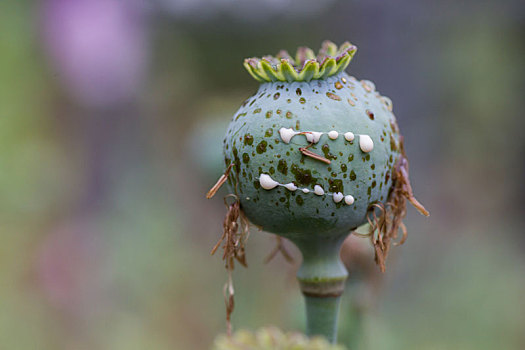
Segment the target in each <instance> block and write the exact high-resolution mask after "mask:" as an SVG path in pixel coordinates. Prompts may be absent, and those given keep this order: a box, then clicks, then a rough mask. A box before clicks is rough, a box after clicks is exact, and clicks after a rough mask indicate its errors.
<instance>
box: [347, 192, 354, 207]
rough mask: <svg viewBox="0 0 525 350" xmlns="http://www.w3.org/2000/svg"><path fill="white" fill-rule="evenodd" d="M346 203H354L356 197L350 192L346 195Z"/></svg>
mask: <svg viewBox="0 0 525 350" xmlns="http://www.w3.org/2000/svg"><path fill="white" fill-rule="evenodd" d="M345 203H346V204H348V205H352V204H354V197H353V196H352V195H350V194H348V195H346V196H345Z"/></svg>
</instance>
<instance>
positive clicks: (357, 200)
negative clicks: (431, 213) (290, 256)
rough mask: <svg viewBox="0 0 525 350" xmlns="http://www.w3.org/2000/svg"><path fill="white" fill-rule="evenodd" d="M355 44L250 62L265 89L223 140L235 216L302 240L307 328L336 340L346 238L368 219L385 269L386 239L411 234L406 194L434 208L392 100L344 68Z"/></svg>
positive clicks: (329, 44) (242, 111)
mask: <svg viewBox="0 0 525 350" xmlns="http://www.w3.org/2000/svg"><path fill="white" fill-rule="evenodd" d="M356 50H357V48H356V47H355V46H354V45H352V44H350V43H348V42H346V43H344V44H343V45H341V46H340V47H339V48H338V47H337V46H336V45H335V44H333V43H332V42H329V41H326V42H324V43H323V45H322V48H321V50H320V51H319V54H318V55H317V56H316V55H315V54H314V53H313V51H312V50H310V49H308V48H300V49H299V50H298V51H297V54H296V56H295V58H292V57H291V56H290V55H289V54H288V53H287V52H285V51H281V52H280V53H279V54H278V55H277V56H275V57H273V56H265V57H263V58H262V59H258V58H250V59H246V60H245V63H244V66H245V68H246V69H247V70H248V72H249V73H250V74H251V75H252V76H253V77H254V78H255V79H256V80H257V81H259V82H260V83H261V85H260V87H259V90H258V91H257V92H256V93H255V94H254V95H253V96H251V97H249V98H248V99H247V100H246V101H245V102H244V103H243V104H242V106H241V107H240V109H239V110H238V111H237V113H235V115H234V117H233V120H232V121H231V123H230V125H229V127H228V131H227V133H226V137H225V139H224V145H223V146H224V156H225V159H224V161H225V166H226V168H227V171H226V173H225V175H224V177H223V178H222V181H223V182H224V181H227V184H228V188H229V190H230V193H231V194H232V195H233V196H234V197H235V198H236V205H237V206H238V207H235V212H237V211H238V212H239V215H241V214H242V217H243V218H247V219H248V220H249V221H251V222H252V223H253V224H255V225H258V226H259V227H260V228H262V229H263V230H265V231H268V232H272V233H275V234H278V235H280V236H282V237H285V238H288V239H290V240H291V241H292V242H294V243H295V244H296V245H297V246H298V248H299V249H300V250H301V253H302V255H303V262H302V265H301V267H300V269H299V271H298V274H297V277H298V279H299V282H300V286H301V290H302V292H303V294H304V295H305V297H306V307H307V333H308V334H310V335H314V334H321V335H324V336H326V337H327V338H329V339H330V340H332V341H335V333H336V327H337V310H338V303H339V296H340V295H341V293H342V292H343V288H344V281H345V279H346V276H347V272H346V270H345V269H344V267H343V265H342V264H341V261H340V259H339V250H340V247H341V243H342V242H343V240H344V239H345V237H346V236H347V235H348V234H349V233H350V232H352V231H353V230H355V229H356V228H357V227H359V226H361V225H363V224H365V223H369V224H370V226H369V227H370V232H369V237H370V238H371V240H372V242H373V244H374V247H375V252H376V262H377V263H378V264H379V265H380V267H381V269H382V270H384V259H385V257H386V255H387V254H388V250H389V247H390V241H391V240H392V239H395V238H396V237H397V234H398V231H399V229H401V230H402V231H403V238H402V240H403V239H404V237H405V233H406V230H405V229H404V226H403V224H402V222H401V220H402V218H403V217H404V216H405V207H406V200H409V201H411V202H412V203H413V204H414V205H415V206H416V207H417V208H418V209H420V211H422V212H423V213H424V214H428V213H427V212H426V211H425V210H424V208H423V207H422V206H421V205H420V204H419V203H418V202H417V201H416V200H415V198H414V197H413V195H412V189H411V187H410V184H409V181H408V161H407V159H406V157H405V154H404V150H403V142H402V141H403V140H402V136H401V135H400V133H399V129H398V126H397V123H396V118H395V116H394V114H393V112H392V102H391V101H390V99H389V98H388V97H385V96H382V95H381V94H380V93H379V92H377V91H376V89H375V85H374V84H373V83H372V82H370V81H367V80H361V81H359V80H357V79H356V78H354V77H352V76H349V75H348V74H346V73H345V72H344V70H345V68H346V67H347V66H348V64H349V62H350V60H351V59H352V57H353V56H354V54H355V52H356ZM225 227H227V226H226V224H225ZM232 227H237V226H236V225H233V226H232ZM236 257H237V256H236ZM243 259H244V256H242V260H241V261H244V260H243Z"/></svg>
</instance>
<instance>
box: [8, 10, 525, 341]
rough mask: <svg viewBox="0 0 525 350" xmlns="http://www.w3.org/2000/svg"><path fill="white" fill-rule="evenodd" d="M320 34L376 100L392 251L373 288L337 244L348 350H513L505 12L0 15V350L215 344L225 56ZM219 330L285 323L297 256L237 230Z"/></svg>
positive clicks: (237, 77) (519, 63)
mask: <svg viewBox="0 0 525 350" xmlns="http://www.w3.org/2000/svg"><path fill="white" fill-rule="evenodd" d="M324 39H331V40H333V41H335V42H336V43H342V42H343V41H345V40H350V41H352V43H354V44H356V45H357V46H358V47H359V50H358V53H357V55H356V56H355V57H354V60H353V62H352V63H351V64H350V66H349V68H348V70H347V71H348V72H349V73H350V74H351V75H354V76H356V77H357V78H359V79H369V80H372V81H374V82H375V84H376V86H377V88H378V90H379V91H380V92H381V93H382V94H384V95H386V96H389V97H390V98H391V99H392V100H393V101H394V112H395V114H396V116H397V118H398V121H399V125H400V127H401V130H402V131H403V133H404V135H405V146H406V149H407V153H408V156H409V158H410V160H411V178H412V185H413V187H414V189H415V191H416V195H417V196H418V198H419V200H420V201H421V202H422V203H424V204H425V206H426V207H427V209H429V210H430V212H431V217H430V218H424V217H421V216H419V215H418V214H417V213H416V211H415V210H412V209H409V213H408V216H407V219H406V224H407V226H408V229H409V239H408V241H407V242H406V244H405V245H404V246H402V247H401V248H397V249H395V250H394V251H393V254H392V255H391V256H390V258H389V265H388V270H387V273H386V274H384V275H382V276H380V275H379V274H378V273H377V271H376V270H377V269H376V268H375V267H374V266H373V264H372V251H371V250H370V248H369V245H368V241H367V240H366V239H360V240H359V239H356V240H351V241H348V242H347V244H346V245H345V262H346V263H347V264H348V267H349V269H350V270H351V275H352V278H351V280H350V281H349V285H348V289H347V293H346V296H345V300H344V302H343V308H342V311H341V323H342V325H341V334H340V340H341V342H342V343H345V344H347V345H351V346H352V348H353V349H365V350H367V349H403V350H407V349H417V350H422V349H432V350H434V349H465V350H470V349H476V350H481V349H525V298H524V297H523V296H524V295H525V254H524V249H525V236H524V229H525V225H524V221H525V219H524V217H525V204H524V200H523V198H524V196H525V185H524V184H525V181H524V180H525V162H524V160H525V137H524V136H523V130H524V128H525V118H524V114H523V110H524V109H523V104H524V102H525V101H524V92H525V84H524V78H525V74H524V73H525V72H524V71H525V65H524V55H525V6H524V3H523V2H522V1H519V0H516V1H512V0H507V1H490V2H489V1H480V0H466V1H452V0H444V1H419V0H401V1H379V0H372V1H357V0H356V1H343V0H339V1H338V0H329V1H316V0H308V1H299V0H257V1H255V0H244V1H233V0H141V1H139V0H126V1H122V0H41V1H36V2H35V1H25V0H2V1H0V237H1V241H0V242H1V243H0V348H1V349H17V350H26V349H27V350H30V349H31V350H33V349H42V350H47V349H53V350H55V349H67V350H70V349H71V350H84V349H86V350H87V349H103V350H105V349H108V350H120V349H122V350H124V349H125V350H134V349H137V350H138V349H159V350H161V349H177V350H179V349H180V350H185V349H197V350H198V349H208V348H209V347H210V346H211V344H212V342H213V338H214V337H215V336H216V335H217V334H219V333H221V332H224V330H225V323H224V315H225V311H224V302H223V296H222V286H223V284H224V282H225V280H226V272H225V270H224V266H223V263H222V262H221V260H220V257H219V256H214V257H210V255H209V252H210V249H211V247H212V246H213V245H214V244H215V242H216V240H217V239H218V237H219V236H220V234H221V225H222V218H223V215H224V213H225V207H224V205H223V203H222V200H221V199H220V196H218V197H216V198H215V199H214V200H211V201H206V200H205V199H204V194H205V193H206V191H207V190H208V189H209V188H210V187H211V185H212V184H213V183H214V182H215V180H216V179H217V178H218V176H219V175H220V174H221V172H222V168H221V160H220V147H221V140H222V135H223V134H224V132H225V128H226V125H227V123H228V121H229V119H230V117H231V116H232V115H233V113H234V112H235V111H236V109H237V108H238V106H239V105H240V103H241V102H242V101H243V100H244V99H245V98H247V97H248V96H250V95H251V94H252V93H253V92H254V91H255V90H256V88H257V83H256V82H255V81H253V80H252V79H251V78H250V76H249V75H248V74H247V73H246V72H245V71H244V68H243V67H242V59H243V58H244V57H249V56H255V55H263V54H268V53H276V52H277V51H278V50H279V49H281V48H284V49H287V50H289V51H294V50H295V48H297V47H298V46H302V45H307V46H310V47H313V48H315V49H317V48H318V47H319V46H320V44H321V42H322V41H323V40H324ZM252 231H253V232H252V235H251V237H250V240H249V244H248V252H247V254H248V263H249V268H248V269H243V268H239V269H237V270H236V271H235V274H234V283H235V286H236V310H235V312H234V316H233V325H234V328H235V329H239V328H248V329H255V328H258V327H261V326H265V325H269V324H273V325H276V326H278V327H280V328H282V329H284V330H290V331H291V330H302V329H303V327H304V326H303V321H302V320H303V317H304V311H303V305H302V299H301V298H302V297H301V295H300V292H299V290H298V288H297V284H296V282H295V279H294V274H295V270H296V268H297V264H298V261H299V260H300V255H299V254H298V252H297V251H296V250H295V249H294V248H293V247H292V246H291V244H290V243H288V248H289V249H290V250H291V251H292V252H293V254H294V256H295V258H296V263H295V264H288V263H287V262H286V261H285V260H284V259H283V258H282V257H280V256H279V257H277V258H275V259H274V260H273V261H271V262H270V263H269V264H267V265H265V264H263V260H264V257H265V256H266V255H267V254H268V253H269V252H270V250H271V249H272V247H273V245H274V241H273V238H272V236H271V235H269V234H266V233H260V232H258V231H257V230H256V229H254V230H252Z"/></svg>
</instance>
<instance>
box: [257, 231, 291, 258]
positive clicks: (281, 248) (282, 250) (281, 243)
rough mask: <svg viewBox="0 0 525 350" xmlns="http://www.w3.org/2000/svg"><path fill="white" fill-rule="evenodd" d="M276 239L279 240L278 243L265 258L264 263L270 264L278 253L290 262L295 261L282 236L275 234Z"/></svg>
mask: <svg viewBox="0 0 525 350" xmlns="http://www.w3.org/2000/svg"><path fill="white" fill-rule="evenodd" d="M275 239H276V241H277V244H276V245H275V247H274V248H273V250H272V251H271V252H270V254H268V256H267V257H266V258H265V259H264V263H265V264H268V263H269V262H270V261H272V259H273V258H275V256H276V255H277V253H281V254H282V255H283V257H284V259H285V260H286V261H287V262H289V263H290V264H293V263H294V259H293V257H292V255H291V254H290V253H289V252H288V250H287V249H286V247H285V246H284V241H283V239H282V238H281V237H280V236H277V235H275Z"/></svg>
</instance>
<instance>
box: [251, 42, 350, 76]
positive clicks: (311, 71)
mask: <svg viewBox="0 0 525 350" xmlns="http://www.w3.org/2000/svg"><path fill="white" fill-rule="evenodd" d="M356 51H357V47H356V46H354V45H352V44H351V43H350V42H348V41H347V42H345V43H343V44H342V45H341V46H339V48H338V47H337V45H336V44H334V43H333V42H331V41H329V40H326V41H324V42H323V44H322V46H321V49H320V50H319V53H318V54H317V56H315V53H314V52H313V51H312V49H310V48H308V47H300V48H298V49H297V53H296V54H295V59H294V58H293V57H292V56H290V54H288V52H287V51H285V50H281V51H280V52H279V53H278V54H277V55H276V56H264V57H262V58H257V57H253V58H247V59H245V60H244V67H245V68H246V70H247V71H248V73H250V75H251V76H252V77H254V78H255V80H257V81H259V82H261V83H266V82H275V81H286V82H289V83H291V82H294V81H310V80H315V79H326V78H327V77H329V76H332V75H335V74H338V73H340V72H342V71H344V70H345V69H346V67H347V66H348V64H349V63H350V61H351V60H352V57H354V54H355V53H356Z"/></svg>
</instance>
